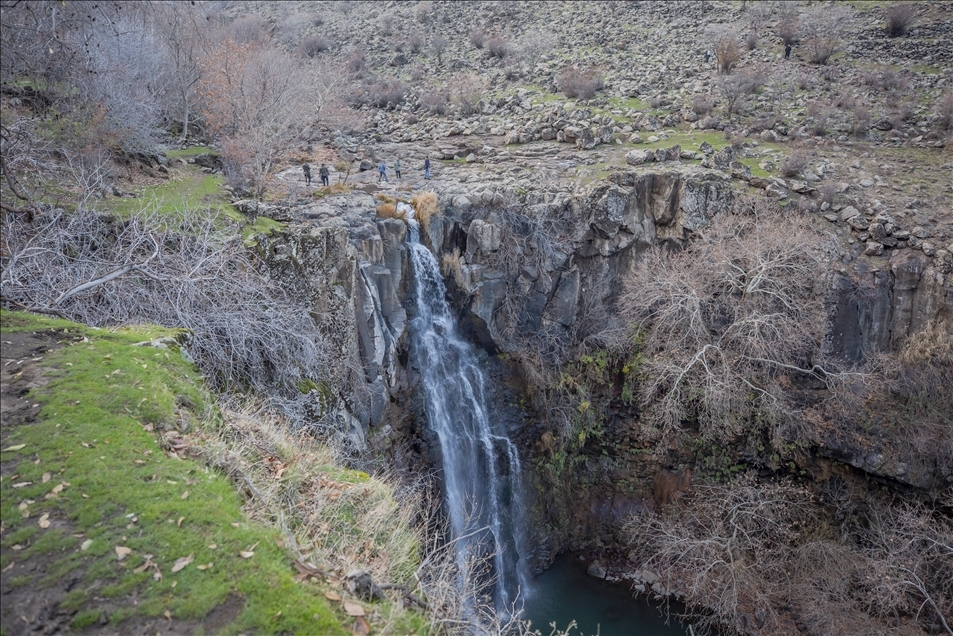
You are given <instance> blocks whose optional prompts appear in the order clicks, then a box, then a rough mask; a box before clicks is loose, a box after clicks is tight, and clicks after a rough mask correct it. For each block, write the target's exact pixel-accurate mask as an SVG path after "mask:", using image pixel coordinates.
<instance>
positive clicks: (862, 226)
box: [847, 216, 870, 232]
mask: <svg viewBox="0 0 953 636" xmlns="http://www.w3.org/2000/svg"><path fill="white" fill-rule="evenodd" d="M847 225H849V226H850V227H851V228H853V229H855V230H857V231H858V232H860V231H863V230H866V229H867V228H868V227H870V223H869V222H868V221H867V219H865V218H864V217H863V216H852V217H850V218H849V219H847Z"/></svg>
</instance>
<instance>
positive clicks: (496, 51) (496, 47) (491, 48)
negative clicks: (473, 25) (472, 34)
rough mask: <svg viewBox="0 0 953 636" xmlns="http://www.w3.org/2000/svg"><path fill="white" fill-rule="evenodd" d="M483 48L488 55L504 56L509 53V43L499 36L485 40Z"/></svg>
mask: <svg viewBox="0 0 953 636" xmlns="http://www.w3.org/2000/svg"><path fill="white" fill-rule="evenodd" d="M483 48H484V49H486V52H487V54H489V56H490V57H498V58H501V59H502V58H504V57H506V54H507V53H509V43H508V42H507V41H506V40H504V39H503V38H501V37H492V38H490V39H489V40H487V41H486V42H485V43H484V45H483Z"/></svg>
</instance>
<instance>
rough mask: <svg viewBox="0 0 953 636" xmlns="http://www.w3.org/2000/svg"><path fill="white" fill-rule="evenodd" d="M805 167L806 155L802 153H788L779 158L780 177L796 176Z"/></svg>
mask: <svg viewBox="0 0 953 636" xmlns="http://www.w3.org/2000/svg"><path fill="white" fill-rule="evenodd" d="M806 167H807V157H805V156H804V155H800V154H797V155H788V156H787V157H785V158H784V159H782V160H781V166H780V168H779V170H780V172H781V176H782V177H787V178H788V179H790V178H791V177H796V176H798V175H799V174H801V171H802V170H804V168H806Z"/></svg>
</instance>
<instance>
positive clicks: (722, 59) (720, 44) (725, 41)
mask: <svg viewBox="0 0 953 636" xmlns="http://www.w3.org/2000/svg"><path fill="white" fill-rule="evenodd" d="M715 58H716V59H717V60H718V70H719V71H721V72H722V73H730V72H731V69H732V68H734V66H735V64H737V63H738V60H740V59H741V47H740V46H738V38H737V37H735V36H734V35H733V34H731V35H723V36H722V37H720V38H718V41H717V42H716V43H715Z"/></svg>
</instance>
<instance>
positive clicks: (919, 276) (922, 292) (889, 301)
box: [826, 249, 953, 365]
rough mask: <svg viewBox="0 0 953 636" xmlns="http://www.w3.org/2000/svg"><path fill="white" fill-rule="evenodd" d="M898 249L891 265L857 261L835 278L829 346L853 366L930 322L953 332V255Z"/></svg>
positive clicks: (831, 302)
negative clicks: (881, 265)
mask: <svg viewBox="0 0 953 636" xmlns="http://www.w3.org/2000/svg"><path fill="white" fill-rule="evenodd" d="M942 252H943V253H942V254H938V256H937V258H930V257H928V256H926V255H925V254H923V253H922V252H917V251H914V250H912V249H905V250H897V251H896V252H895V253H894V255H893V256H892V257H891V258H890V261H889V263H888V268H885V269H873V268H871V266H870V265H869V263H868V262H866V261H857V262H855V263H853V264H852V267H851V268H850V269H842V270H840V271H839V272H838V273H837V274H836V275H835V277H834V282H833V289H832V294H831V298H830V300H829V302H828V307H829V325H828V333H827V341H826V347H827V350H828V352H829V353H831V354H833V355H834V356H836V357H838V358H840V359H842V360H843V361H844V362H845V363H847V364H848V365H855V364H858V363H861V362H863V361H864V360H865V359H866V358H867V357H868V356H869V355H870V354H871V353H873V352H875V351H885V350H887V349H888V348H890V346H891V345H896V344H897V343H898V342H899V341H901V340H902V339H903V338H905V337H906V336H908V335H910V334H911V333H914V332H915V331H917V330H918V329H920V328H921V327H923V326H924V325H925V324H926V323H927V322H929V321H931V320H934V319H936V320H939V321H940V322H941V323H942V324H944V325H945V326H946V329H947V331H949V332H951V333H953V259H951V258H950V256H949V252H946V251H945V250H943V251H942Z"/></svg>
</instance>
